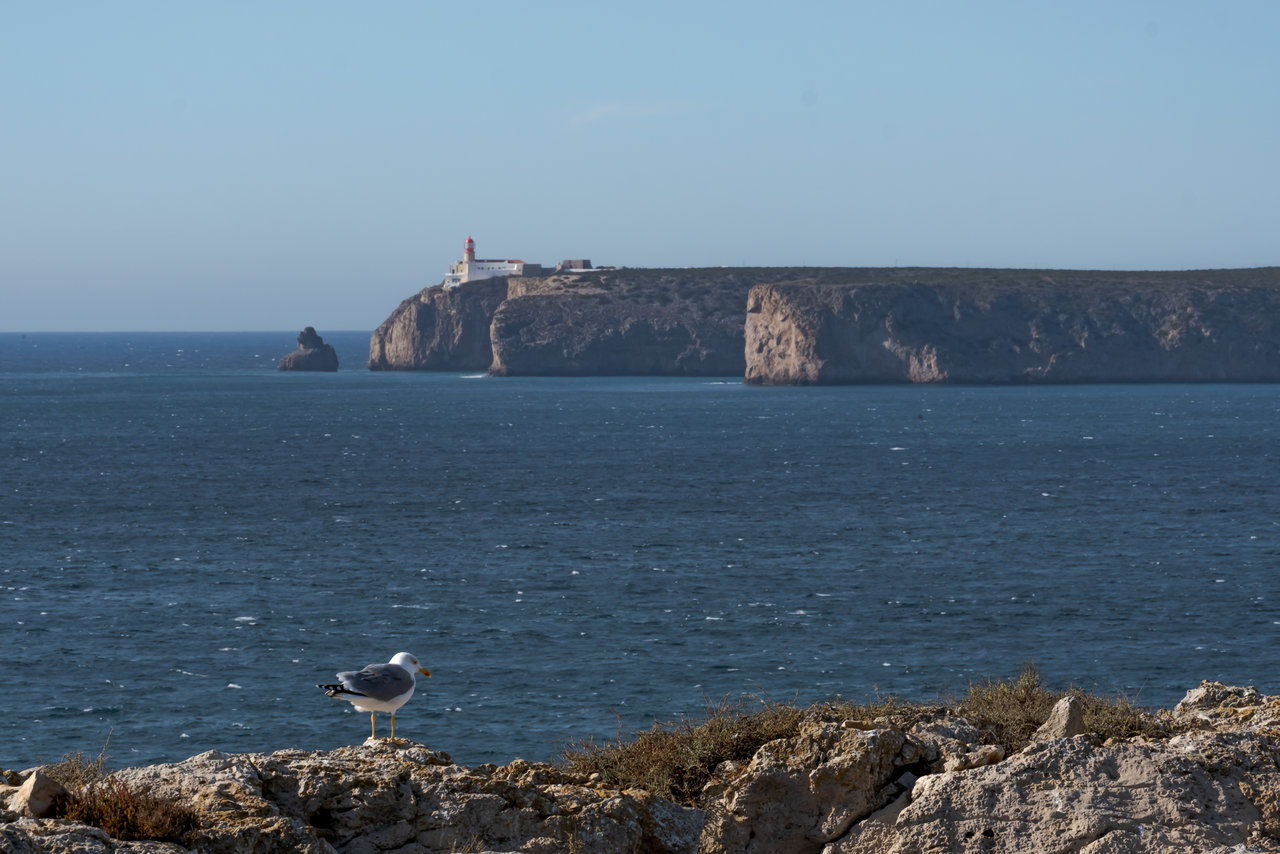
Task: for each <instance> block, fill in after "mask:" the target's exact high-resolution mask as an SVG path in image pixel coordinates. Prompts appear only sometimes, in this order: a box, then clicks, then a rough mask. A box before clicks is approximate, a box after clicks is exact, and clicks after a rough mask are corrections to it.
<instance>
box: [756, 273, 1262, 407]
mask: <svg viewBox="0 0 1280 854" xmlns="http://www.w3.org/2000/svg"><path fill="white" fill-rule="evenodd" d="M745 339H746V356H747V365H746V373H745V377H746V381H747V382H749V383H759V384H774V385H780V384H853V383H908V382H910V383H920V382H931V383H941V382H946V383H1098V382H1135V383H1148V382H1277V381H1280V268H1268V269H1263V270H1215V271H1199V272H1185V273H1111V272H1091V273H1082V272H1071V271H979V270H952V271H929V274H928V276H927V277H922V278H921V280H919V281H913V282H909V283H904V282H875V281H871V282H849V283H841V284H832V283H830V282H807V283H799V284H796V283H793V284H778V285H761V286H759V287H756V288H754V289H753V290H752V292H751V294H750V297H749V300H748V305H747V317H746V324H745Z"/></svg>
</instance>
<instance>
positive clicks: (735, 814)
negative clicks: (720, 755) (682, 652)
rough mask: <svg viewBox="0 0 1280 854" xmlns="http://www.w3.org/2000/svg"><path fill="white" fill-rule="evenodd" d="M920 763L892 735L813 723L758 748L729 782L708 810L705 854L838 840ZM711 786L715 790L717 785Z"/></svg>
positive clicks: (774, 853) (813, 846) (902, 739)
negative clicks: (906, 769) (904, 771)
mask: <svg viewBox="0 0 1280 854" xmlns="http://www.w3.org/2000/svg"><path fill="white" fill-rule="evenodd" d="M919 758H921V754H920V752H919V750H918V749H917V747H916V746H915V745H914V744H913V743H911V742H909V741H908V740H907V738H906V736H905V735H904V734H903V733H902V732H900V731H898V730H893V729H872V730H865V729H861V728H859V727H857V726H852V725H848V724H846V723H843V722H810V723H805V724H803V725H802V726H801V732H800V735H798V736H797V737H795V738H788V739H779V740H778V741H772V742H769V743H768V744H766V745H764V746H763V747H761V748H760V749H759V750H758V751H757V752H756V755H755V757H754V758H753V759H752V760H751V762H750V763H749V764H748V765H746V767H726V768H723V769H722V774H724V775H725V776H726V777H728V778H729V779H727V780H724V781H723V783H721V784H719V785H720V787H721V791H722V794H721V796H720V798H719V800H718V802H717V803H716V805H715V806H714V807H713V808H712V809H710V810H709V811H708V816H707V822H706V825H705V826H704V827H703V830H702V842H701V847H700V848H699V850H700V851H701V852H704V854H729V852H744V854H800V852H805V851H816V850H817V849H818V848H819V847H821V846H822V845H823V844H824V843H827V842H830V841H832V840H834V839H838V838H839V837H840V836H842V835H843V834H844V833H845V832H846V831H847V830H848V829H849V827H850V826H851V825H852V824H853V823H854V822H856V821H859V820H861V819H863V818H865V817H866V816H868V815H870V814H871V813H872V812H874V811H875V810H877V809H880V808H881V807H883V806H885V805H887V804H888V803H890V802H892V801H893V800H895V799H896V798H897V797H898V795H899V794H900V791H901V790H900V788H899V787H898V786H896V785H895V784H894V777H895V771H896V770H897V769H898V768H900V767H902V766H905V765H909V764H911V763H913V762H915V761H916V760H918V759H919ZM716 785H717V784H716V783H713V784H712V786H713V787H714V786H716Z"/></svg>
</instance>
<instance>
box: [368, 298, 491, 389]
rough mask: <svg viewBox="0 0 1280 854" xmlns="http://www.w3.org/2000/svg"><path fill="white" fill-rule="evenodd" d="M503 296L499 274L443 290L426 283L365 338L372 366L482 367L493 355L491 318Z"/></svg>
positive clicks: (417, 368) (403, 368) (410, 368)
mask: <svg viewBox="0 0 1280 854" xmlns="http://www.w3.org/2000/svg"><path fill="white" fill-rule="evenodd" d="M506 298H507V280H506V279H503V278H498V279H487V280H484V281H480V282H472V283H468V284H466V285H464V286H463V287H460V288H455V289H453V290H449V291H446V290H444V289H443V288H440V287H433V288H425V289H424V290H422V291H421V292H420V293H418V294H417V295H416V296H413V297H410V298H409V299H407V300H405V301H404V302H402V303H400V305H399V306H397V307H396V309H395V311H393V312H391V316H390V317H388V318H387V319H386V320H385V321H383V322H382V325H381V326H379V327H378V328H377V330H375V331H374V333H373V336H372V338H371V339H370V341H369V369H370V370H373V371H451V370H454V371H484V370H488V368H489V364H490V363H491V362H492V361H493V348H492V347H491V345H490V343H489V324H490V323H491V322H492V320H493V313H494V311H495V310H496V309H497V307H498V306H499V305H500V304H501V303H502V301H503V300H505V299H506Z"/></svg>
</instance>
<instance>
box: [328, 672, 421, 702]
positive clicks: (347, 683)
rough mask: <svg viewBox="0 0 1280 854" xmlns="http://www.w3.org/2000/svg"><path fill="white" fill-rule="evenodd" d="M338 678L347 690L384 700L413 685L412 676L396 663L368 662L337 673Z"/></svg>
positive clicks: (398, 694)
mask: <svg viewBox="0 0 1280 854" xmlns="http://www.w3.org/2000/svg"><path fill="white" fill-rule="evenodd" d="M338 679H339V680H340V681H341V682H342V686H343V687H344V688H346V689H347V690H348V691H352V692H354V693H356V694H364V695H365V696H366V697H372V698H373V699H375V700H381V701H384V702H385V701H387V700H394V699H395V698H396V697H399V696H400V695H401V694H403V693H404V692H405V691H408V690H409V689H410V688H412V687H413V676H412V675H411V674H410V673H409V672H408V671H406V670H405V669H404V668H403V667H400V666H399V665H396V664H370V665H369V666H368V667H366V668H364V669H363V670H348V671H346V672H345V673H339V674H338Z"/></svg>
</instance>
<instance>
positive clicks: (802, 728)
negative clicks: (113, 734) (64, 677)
mask: <svg viewBox="0 0 1280 854" xmlns="http://www.w3.org/2000/svg"><path fill="white" fill-rule="evenodd" d="M1082 703H1083V701H1082V699H1081V698H1080V697H1078V696H1076V695H1071V694H1068V695H1066V696H1064V697H1062V698H1061V699H1060V700H1058V701H1057V703H1056V705H1054V706H1053V707H1052V711H1051V713H1049V714H1048V715H1047V719H1046V720H1044V721H1043V723H1042V725H1041V726H1040V728H1039V729H1038V730H1036V731H1035V732H1034V734H1032V735H1030V737H1029V738H1026V739H1022V741H1023V742H1024V743H1023V746H1021V747H1019V748H1018V749H1016V750H1010V749H1008V748H1006V747H1005V746H1002V745H1000V744H995V743H991V742H990V740H989V739H988V735H989V730H986V729H984V728H983V727H982V726H980V725H979V722H977V721H975V720H974V719H972V718H966V717H962V716H960V715H959V714H957V712H956V710H955V709H952V708H947V707H943V706H938V707H928V708H921V707H917V708H915V709H914V712H913V713H912V714H911V715H907V716H904V715H895V714H889V713H886V714H883V715H880V716H877V717H871V718H868V717H863V716H859V715H853V716H850V713H849V710H848V707H835V706H828V707H814V708H813V709H811V710H809V712H808V713H807V714H805V715H804V716H803V718H802V719H801V720H800V721H799V722H798V724H797V725H796V726H795V727H794V728H793V729H792V731H791V733H790V734H789V735H788V736H786V737H783V738H777V739H774V740H771V741H768V742H766V743H764V744H762V745H760V746H759V747H758V748H755V749H754V750H753V752H751V753H749V754H746V755H744V756H743V757H742V758H741V759H740V760H732V761H724V762H721V763H719V764H718V765H717V766H716V767H714V768H711V769H708V774H707V776H706V778H705V780H706V782H705V783H703V784H701V788H700V792H696V793H695V795H694V802H693V803H677V802H676V801H674V800H668V799H665V798H662V797H658V796H656V795H654V794H652V793H650V792H648V791H645V790H642V789H639V788H634V787H626V786H619V785H617V783H616V781H615V780H614V779H613V778H612V775H611V774H610V773H607V769H606V773H601V772H599V771H597V772H593V773H587V772H585V771H582V770H577V771H575V770H572V766H567V765H547V764H533V763H528V762H524V761H522V760H515V761H513V762H511V763H509V764H507V765H503V766H492V765H483V766H478V767H474V768H468V767H462V766H458V765H455V764H453V763H452V762H451V761H450V760H449V757H448V756H447V755H446V754H444V753H440V752H436V751H434V750H431V749H429V748H427V747H425V746H423V745H420V744H414V743H411V742H398V743H392V742H390V741H374V740H370V741H368V742H366V743H365V744H364V745H363V746H359V747H350V748H341V749H338V750H334V751H328V752H308V751H301V750H282V751H279V752H276V753H273V754H270V755H262V754H224V753H218V752H209V753H204V754H201V755H199V756H195V757H192V758H191V759H188V760H186V761H184V762H180V763H177V764H172V765H157V766H150V767H145V768H132V769H125V770H122V771H118V772H115V773H114V774H113V775H112V776H111V777H109V778H108V780H107V783H98V784H97V785H98V786H103V785H109V786H113V787H115V790H118V791H129V792H135V793H146V794H147V796H148V797H156V798H161V799H164V800H165V801H166V802H169V803H180V804H182V805H183V806H184V808H186V809H187V810H188V812H189V814H190V816H191V818H190V821H189V823H188V825H186V828H185V830H184V831H183V836H182V838H181V840H179V841H174V842H166V841H130V840H127V839H123V838H114V837H112V836H110V835H108V833H107V832H106V831H105V830H102V829H100V828H97V827H91V826H89V825H86V824H83V823H79V822H75V821H71V820H68V819H65V818H53V817H49V816H50V815H51V814H57V813H58V810H59V807H58V804H60V803H64V802H65V791H63V792H59V791H58V787H59V784H58V783H57V782H56V780H54V779H52V778H53V776H54V774H53V769H30V770H28V771H25V772H21V773H18V772H12V771H9V772H4V777H5V779H6V780H7V781H8V783H9V785H8V786H7V787H4V788H0V805H3V804H7V809H5V810H3V811H0V850H4V851H15V852H27V851H56V852H72V851H74V852H107V851H136V852H142V851H148V852H161V851H173V852H177V851H182V850H187V849H188V848H194V849H195V850H199V851H209V852H228V854H230V852H264V853H265V852H277V851H280V852H284V851H308V852H330V851H342V852H362V854H364V852H367V854H373V852H400V854H433V852H441V854H443V852H462V851H468V852H490V851H492V852H507V851H526V852H547V854H550V852H581V853H582V854H586V852H599V854H619V852H645V853H646V854H647V853H648V852H689V853H690V854H692V852H706V854H729V852H733V854H747V852H753V853H754V852H759V854H873V852H874V854H885V852H889V854H923V852H957V854H959V852H965V854H967V852H1008V854H1013V852H1041V853H1042V854H1055V853H1056V852H1061V854H1067V852H1072V854H1118V852H1131V851H1132V852H1137V851H1143V852H1215V854H1226V852H1246V851H1247V852H1280V697H1269V696H1264V695H1261V694H1259V693H1258V692H1257V691H1256V690H1254V689H1252V688H1239V687H1230V686H1226V685H1222V684H1219V683H1213V682H1206V683H1202V684H1201V685H1200V686H1199V687H1197V688H1195V689H1193V690H1192V691H1190V692H1189V693H1188V694H1187V695H1186V697H1185V698H1184V699H1183V701H1182V702H1181V703H1179V704H1178V706H1177V707H1176V708H1174V709H1172V710H1165V711H1161V712H1158V713H1156V714H1155V715H1154V716H1153V717H1152V721H1153V722H1154V723H1153V724H1152V725H1151V726H1148V727H1146V728H1144V729H1143V731H1142V732H1136V731H1135V732H1131V733H1127V734H1123V733H1122V734H1119V735H1112V736H1110V737H1105V738H1104V737H1103V736H1102V735H1100V734H1098V732H1096V731H1091V729H1090V718H1089V717H1087V716H1086V714H1085V712H1084V711H1082ZM837 708H842V709H844V711H845V714H835V710H836V709H837ZM60 799H62V800H60Z"/></svg>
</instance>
